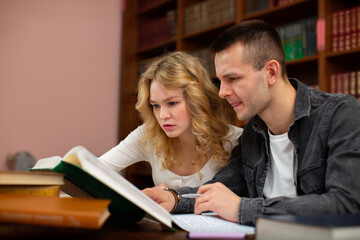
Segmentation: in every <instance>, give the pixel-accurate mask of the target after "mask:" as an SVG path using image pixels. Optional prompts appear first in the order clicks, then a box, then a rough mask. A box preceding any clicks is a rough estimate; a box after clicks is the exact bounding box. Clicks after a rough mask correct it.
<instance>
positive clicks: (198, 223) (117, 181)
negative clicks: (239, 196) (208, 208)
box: [31, 146, 254, 234]
mask: <svg viewBox="0 0 360 240" xmlns="http://www.w3.org/2000/svg"><path fill="white" fill-rule="evenodd" d="M31 171H54V172H59V173H64V174H65V185H63V186H62V187H61V188H62V190H63V191H64V192H66V193H68V194H69V195H70V196H73V197H78V196H88V197H93V198H104V199H110V200H111V203H110V205H109V211H110V212H111V214H112V215H117V216H118V217H121V218H122V219H124V220H127V221H132V222H137V221H140V220H141V219H143V218H144V217H145V215H146V214H147V216H146V219H149V217H150V219H155V220H156V221H158V222H159V223H161V224H162V225H163V226H166V227H167V228H170V229H173V224H174V225H177V226H178V227H180V228H182V229H184V230H185V231H188V232H203V233H207V232H228V231H229V232H245V233H250V234H252V233H254V228H253V227H248V226H243V225H239V224H236V223H233V222H229V221H226V220H224V219H222V218H220V217H219V216H202V215H194V214H180V215H176V214H175V215H171V214H170V213H169V212H168V211H166V210H165V209H164V208H163V207H161V206H160V205H159V204H157V203H156V202H155V201H153V200H152V199H151V198H149V197H148V196H147V195H145V194H144V193H143V192H142V191H140V190H139V189H138V188H136V187H135V186H134V185H133V184H131V183H130V182H129V181H127V180H126V179H125V178H124V177H122V176H121V175H120V174H119V173H117V172H116V171H114V170H113V169H112V168H110V167H109V166H107V165H106V164H105V163H103V162H102V161H101V160H99V159H98V158H97V157H96V156H95V155H93V154H92V153H91V152H89V151H88V150H87V149H85V148H84V147H82V146H77V147H74V148H72V149H71V150H70V151H69V152H67V153H66V154H65V156H64V157H60V156H54V157H50V158H45V159H40V160H38V162H37V163H36V164H35V166H34V167H33V168H31Z"/></svg>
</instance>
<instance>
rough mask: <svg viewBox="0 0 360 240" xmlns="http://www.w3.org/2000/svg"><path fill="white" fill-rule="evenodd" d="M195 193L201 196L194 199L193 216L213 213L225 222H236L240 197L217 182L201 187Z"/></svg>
mask: <svg viewBox="0 0 360 240" xmlns="http://www.w3.org/2000/svg"><path fill="white" fill-rule="evenodd" d="M197 193H199V194H202V196H200V197H198V198H196V201H195V208H194V213H195V214H201V213H202V212H205V211H213V212H215V213H217V214H218V215H219V216H220V217H222V218H224V219H226V220H229V221H232V222H238V214H239V205H240V197H239V196H238V195H236V194H235V193H233V192H232V191H231V190H230V189H229V188H227V187H226V186H225V185H224V184H222V183H219V182H217V183H213V184H207V185H203V186H201V187H200V188H199V190H198V192H197Z"/></svg>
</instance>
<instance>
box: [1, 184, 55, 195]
mask: <svg viewBox="0 0 360 240" xmlns="http://www.w3.org/2000/svg"><path fill="white" fill-rule="evenodd" d="M0 193H16V194H27V195H36V196H49V197H54V196H59V195H60V186H41V187H40V186H9V187H7V186H5V187H0Z"/></svg>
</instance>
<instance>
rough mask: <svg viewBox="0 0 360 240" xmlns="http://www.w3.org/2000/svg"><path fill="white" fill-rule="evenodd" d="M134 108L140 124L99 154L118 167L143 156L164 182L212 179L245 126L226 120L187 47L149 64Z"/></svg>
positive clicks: (191, 183) (179, 184) (174, 185)
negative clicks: (141, 121)
mask: <svg viewBox="0 0 360 240" xmlns="http://www.w3.org/2000/svg"><path fill="white" fill-rule="evenodd" d="M136 109H137V110H138V111H139V113H140V115H141V118H142V120H143V122H144V124H143V125H141V126H139V127H138V128H137V129H135V130H134V131H133V132H131V133H130V134H129V135H128V136H127V137H126V138H125V139H124V140H123V141H121V142H120V143H119V145H117V146H116V147H114V148H112V149H111V150H110V151H108V152H107V153H105V154H104V155H102V156H101V157H100V158H99V159H101V160H102V161H104V162H105V163H107V164H108V165H109V166H111V167H112V168H113V169H114V170H116V171H120V170H122V169H124V168H126V167H127V166H129V165H131V164H133V163H136V162H139V161H147V162H149V163H150V165H151V168H152V178H153V181H154V184H155V185H159V184H162V185H161V186H163V187H164V186H168V187H171V188H178V187H183V186H190V187H194V186H199V185H201V184H203V183H205V182H206V181H208V180H210V179H212V177H213V176H214V175H215V174H216V173H217V172H218V171H219V170H220V168H221V167H222V166H224V165H226V164H227V160H228V157H229V155H230V153H231V151H232V149H233V147H234V146H236V145H237V143H238V139H239V137H240V135H241V133H242V131H243V129H242V128H238V127H235V126H232V125H229V124H227V123H226V119H225V114H224V107H223V106H222V100H221V99H220V97H219V96H218V89H217V88H216V86H214V85H213V83H212V81H211V79H210V77H209V75H208V73H207V71H206V70H205V69H204V67H203V65H202V64H201V62H200V60H199V59H198V58H196V57H195V56H193V55H190V54H188V53H185V52H173V53H169V54H166V55H164V56H161V57H159V58H157V59H156V60H154V61H153V62H152V63H151V64H150V65H149V66H148V68H147V70H146V71H145V72H144V73H143V74H142V75H141V77H140V80H139V83H138V98H137V103H136ZM163 183H165V184H163Z"/></svg>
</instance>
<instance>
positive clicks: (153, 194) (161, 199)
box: [142, 186, 175, 212]
mask: <svg viewBox="0 0 360 240" xmlns="http://www.w3.org/2000/svg"><path fill="white" fill-rule="evenodd" d="M142 192H143V193H145V194H146V195H147V196H148V197H150V198H151V199H152V200H154V201H155V202H157V203H158V204H160V206H162V207H163V208H165V209H166V210H167V211H168V212H170V211H171V210H172V209H173V207H174V205H175V197H174V195H173V194H172V193H170V192H169V191H165V190H164V189H162V188H160V187H157V186H156V187H152V188H145V189H143V190H142Z"/></svg>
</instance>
